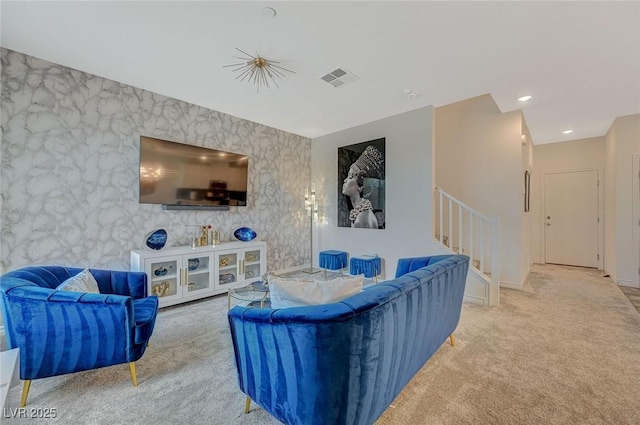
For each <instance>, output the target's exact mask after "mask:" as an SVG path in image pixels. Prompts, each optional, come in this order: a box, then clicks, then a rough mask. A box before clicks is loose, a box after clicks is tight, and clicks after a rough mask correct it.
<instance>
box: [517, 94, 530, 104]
mask: <svg viewBox="0 0 640 425" xmlns="http://www.w3.org/2000/svg"><path fill="white" fill-rule="evenodd" d="M529 99H531V96H529V95H526V96H521V97H519V98H518V100H519V101H520V102H526V101H527V100H529Z"/></svg>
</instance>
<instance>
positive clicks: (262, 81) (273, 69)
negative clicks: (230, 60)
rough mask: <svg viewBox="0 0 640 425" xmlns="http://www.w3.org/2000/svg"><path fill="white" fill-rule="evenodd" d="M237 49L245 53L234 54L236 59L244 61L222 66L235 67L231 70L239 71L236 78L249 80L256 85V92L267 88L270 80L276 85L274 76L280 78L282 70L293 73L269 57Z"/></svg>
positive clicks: (282, 74)
mask: <svg viewBox="0 0 640 425" xmlns="http://www.w3.org/2000/svg"><path fill="white" fill-rule="evenodd" d="M235 49H236V50H237V51H239V52H240V53H242V54H243V55H245V56H244V57H240V56H236V58H237V59H240V60H242V61H244V62H240V63H234V64H231V65H225V66H224V67H223V68H228V67H232V66H233V67H235V69H234V70H233V72H239V74H238V76H237V77H236V80H237V79H240V81H245V80H247V81H249V82H252V83H253V84H255V85H256V86H258V92H259V91H260V87H266V88H269V87H270V86H269V83H270V82H272V83H273V84H274V85H275V86H276V87H278V88H280V86H278V83H277V82H276V78H282V77H284V76H285V74H284V73H283V72H282V71H287V72H291V73H292V74H295V72H294V71H291V70H290V69H287V68H283V67H281V66H279V65H276V64H277V63H280V62H276V61H272V60H269V59H265V58H263V57H261V56H260V55H258V54H256V56H252V55H250V54H249V53H247V52H244V51H242V50H240V49H238V48H237V47H236V48H235Z"/></svg>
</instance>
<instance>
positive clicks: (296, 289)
mask: <svg viewBox="0 0 640 425" xmlns="http://www.w3.org/2000/svg"><path fill="white" fill-rule="evenodd" d="M363 282H364V275H358V276H353V277H338V278H336V279H332V280H313V281H308V280H297V279H283V278H281V277H275V276H271V277H270V279H269V295H270V297H271V307H272V308H286V307H300V306H304V305H318V304H328V303H334V302H338V301H341V300H343V299H345V298H347V297H350V296H351V295H354V294H357V293H358V292H360V291H362V284H363Z"/></svg>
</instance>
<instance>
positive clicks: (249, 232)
mask: <svg viewBox="0 0 640 425" xmlns="http://www.w3.org/2000/svg"><path fill="white" fill-rule="evenodd" d="M233 236H235V238H236V239H238V240H239V241H242V242H249V241H252V240H254V239H255V238H256V236H258V234H257V233H256V231H255V230H253V229H250V228H248V227H240V228H238V229H236V231H235V232H233Z"/></svg>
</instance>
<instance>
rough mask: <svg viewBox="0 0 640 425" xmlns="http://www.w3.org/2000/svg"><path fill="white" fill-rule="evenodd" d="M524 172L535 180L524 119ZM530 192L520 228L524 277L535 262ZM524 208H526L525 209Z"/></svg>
mask: <svg viewBox="0 0 640 425" xmlns="http://www.w3.org/2000/svg"><path fill="white" fill-rule="evenodd" d="M521 137H522V172H523V173H524V171H525V170H526V171H529V173H531V176H530V178H531V179H532V180H533V143H532V141H531V133H529V127H527V123H526V121H525V120H524V117H522V136H521ZM521 193H522V202H521V204H522V205H524V197H525V190H524V184H523V186H522V188H521ZM531 195H532V194H531V191H529V212H526V213H524V214H523V215H522V225H521V227H520V237H521V240H522V254H521V256H520V269H521V273H522V276H525V278H526V276H528V275H529V270H530V269H531V264H532V263H533V260H532V259H531V223H532V221H533V220H532V219H531V207H532V204H533V201H532V199H533V197H532V196H531ZM523 208H524V207H523Z"/></svg>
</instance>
